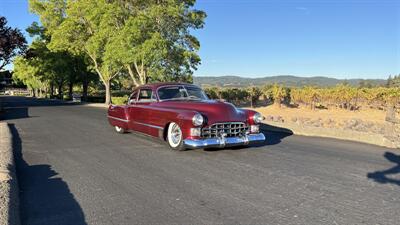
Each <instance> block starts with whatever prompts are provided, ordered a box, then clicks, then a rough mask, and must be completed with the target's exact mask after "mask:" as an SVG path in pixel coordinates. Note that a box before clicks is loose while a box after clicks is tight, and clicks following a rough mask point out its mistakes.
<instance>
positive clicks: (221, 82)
mask: <svg viewBox="0 0 400 225" xmlns="http://www.w3.org/2000/svg"><path fill="white" fill-rule="evenodd" d="M362 81H364V82H366V83H369V84H371V85H373V86H376V85H384V84H386V80H384V79H347V80H344V79H336V78H329V77H322V76H317V77H297V76H291V75H280V76H270V77H262V78H245V77H239V76H215V77H206V76H204V77H203V76H195V77H193V82H194V83H195V84H197V85H200V86H203V87H206V86H220V87H246V86H251V85H254V86H262V85H266V84H274V83H277V84H282V85H285V86H290V87H301V86H307V85H313V86H320V87H329V86H335V85H337V84H340V83H344V82H346V83H348V84H350V85H353V86H358V85H359V84H360V82H362Z"/></svg>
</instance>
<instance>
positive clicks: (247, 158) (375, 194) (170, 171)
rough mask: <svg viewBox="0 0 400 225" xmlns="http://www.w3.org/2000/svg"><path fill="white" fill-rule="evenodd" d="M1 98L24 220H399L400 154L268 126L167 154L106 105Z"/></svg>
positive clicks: (208, 221) (44, 222) (35, 222)
mask: <svg viewBox="0 0 400 225" xmlns="http://www.w3.org/2000/svg"><path fill="white" fill-rule="evenodd" d="M1 98H2V99H1V100H3V102H4V106H5V107H6V110H7V112H6V113H5V114H3V115H2V119H3V120H6V121H7V122H9V123H10V124H11V125H10V127H11V129H12V132H13V134H14V137H15V138H14V147H15V150H16V152H15V154H16V160H17V173H18V179H19V186H20V200H21V214H22V215H21V216H22V221H23V224H49V225H50V224H51V225H54V224H57V225H63V224H74V225H75V224H400V151H399V150H393V149H386V148H381V147H376V146H372V145H367V144H360V143H355V142H349V141H339V140H335V139H327V138H313V137H302V136H296V135H289V136H288V135H287V134H279V133H266V136H267V141H268V142H267V143H266V144H265V145H260V146H253V147H248V148H242V149H225V150H218V151H216V150H214V151H205V150H191V151H185V152H174V151H171V150H170V149H169V148H168V147H167V146H166V145H165V144H164V143H162V142H160V141H157V140H156V139H153V138H149V137H144V136H142V135H138V134H134V133H130V134H124V135H121V134H117V133H115V132H114V131H113V130H112V129H111V127H110V126H109V124H108V122H107V120H106V117H105V114H106V110H105V109H103V108H95V107H89V106H82V105H63V104H61V103H59V102H56V101H44V100H34V99H30V98H22V97H1Z"/></svg>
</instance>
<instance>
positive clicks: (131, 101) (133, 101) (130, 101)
mask: <svg viewBox="0 0 400 225" xmlns="http://www.w3.org/2000/svg"><path fill="white" fill-rule="evenodd" d="M128 103H129V104H130V105H132V104H135V103H136V101H135V99H129V101H128Z"/></svg>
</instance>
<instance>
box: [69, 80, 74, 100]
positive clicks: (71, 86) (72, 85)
mask: <svg viewBox="0 0 400 225" xmlns="http://www.w3.org/2000/svg"><path fill="white" fill-rule="evenodd" d="M73 88H74V83H73V82H72V81H70V82H69V84H68V99H70V100H72V91H73V90H72V89H73Z"/></svg>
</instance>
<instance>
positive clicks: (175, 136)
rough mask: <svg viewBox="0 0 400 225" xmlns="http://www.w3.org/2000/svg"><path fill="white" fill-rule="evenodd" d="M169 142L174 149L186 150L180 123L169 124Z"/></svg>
mask: <svg viewBox="0 0 400 225" xmlns="http://www.w3.org/2000/svg"><path fill="white" fill-rule="evenodd" d="M167 142H168V145H169V147H171V148H172V149H173V150H178V151H182V150H185V148H184V146H183V134H182V130H181V128H180V127H179V125H178V124H176V123H174V122H172V123H170V124H169V126H168V132H167Z"/></svg>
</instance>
